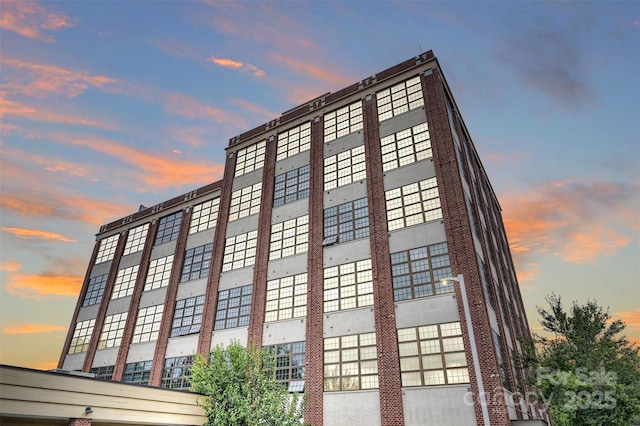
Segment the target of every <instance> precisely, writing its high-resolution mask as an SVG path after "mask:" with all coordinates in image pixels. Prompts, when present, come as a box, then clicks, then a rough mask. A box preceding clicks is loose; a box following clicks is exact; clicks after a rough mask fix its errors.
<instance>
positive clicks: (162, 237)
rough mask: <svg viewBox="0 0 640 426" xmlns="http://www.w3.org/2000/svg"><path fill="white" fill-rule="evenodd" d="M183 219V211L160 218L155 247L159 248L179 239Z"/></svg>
mask: <svg viewBox="0 0 640 426" xmlns="http://www.w3.org/2000/svg"><path fill="white" fill-rule="evenodd" d="M181 219H182V211H179V212H175V213H173V214H170V215H168V216H165V217H163V218H160V221H159V223H158V232H157V233H156V243H155V244H154V245H156V246H158V245H160V244H164V243H168V242H169V241H173V240H175V239H176V238H178V232H179V231H180V221H181Z"/></svg>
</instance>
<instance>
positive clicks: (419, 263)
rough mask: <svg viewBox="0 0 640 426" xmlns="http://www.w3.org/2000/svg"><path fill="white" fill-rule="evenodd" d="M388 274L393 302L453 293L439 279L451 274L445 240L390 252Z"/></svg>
mask: <svg viewBox="0 0 640 426" xmlns="http://www.w3.org/2000/svg"><path fill="white" fill-rule="evenodd" d="M391 276H392V279H393V299H394V300H396V301H397V300H406V299H415V298H418V297H426V296H432V295H434V294H444V293H451V292H453V291H454V287H453V286H452V285H449V284H447V283H442V282H441V281H440V280H442V279H443V278H446V277H450V276H451V266H450V263H449V250H448V248H447V243H439V244H432V245H430V246H426V247H418V248H414V249H411V250H403V251H399V252H396V253H391Z"/></svg>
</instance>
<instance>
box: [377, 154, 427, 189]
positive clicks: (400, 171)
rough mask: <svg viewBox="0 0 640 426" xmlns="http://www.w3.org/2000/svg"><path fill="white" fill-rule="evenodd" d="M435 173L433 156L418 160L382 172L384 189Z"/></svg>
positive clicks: (406, 183) (418, 179)
mask: <svg viewBox="0 0 640 426" xmlns="http://www.w3.org/2000/svg"><path fill="white" fill-rule="evenodd" d="M435 175H436V169H435V166H434V165H433V158H428V159H426V160H422V161H418V162H417V163H412V164H409V165H408V166H404V167H399V168H397V169H393V170H389V171H388V172H385V173H384V189H385V190H389V189H393V188H398V187H400V186H404V185H408V184H410V183H414V182H418V181H420V180H424V179H429V178H432V177H434V176H435Z"/></svg>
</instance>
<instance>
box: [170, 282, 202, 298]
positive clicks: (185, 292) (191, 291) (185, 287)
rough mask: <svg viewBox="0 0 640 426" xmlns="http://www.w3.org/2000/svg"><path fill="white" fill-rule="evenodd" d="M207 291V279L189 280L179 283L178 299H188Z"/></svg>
mask: <svg viewBox="0 0 640 426" xmlns="http://www.w3.org/2000/svg"><path fill="white" fill-rule="evenodd" d="M206 292H207V279H206V278H200V279H197V280H193V281H187V282H184V283H180V284H179V285H178V294H177V295H176V300H180V299H186V298H188V297H195V296H200V295H204V294H205V293H206Z"/></svg>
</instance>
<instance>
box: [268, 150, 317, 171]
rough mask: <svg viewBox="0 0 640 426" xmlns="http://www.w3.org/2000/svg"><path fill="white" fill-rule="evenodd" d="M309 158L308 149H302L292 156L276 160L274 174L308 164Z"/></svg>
mask: <svg viewBox="0 0 640 426" xmlns="http://www.w3.org/2000/svg"><path fill="white" fill-rule="evenodd" d="M310 159H311V155H310V150H306V151H303V152H301V153H299V154H296V155H294V156H292V157H287V158H285V159H283V160H280V161H278V162H276V169H275V176H278V175H281V174H283V173H286V172H288V171H291V170H295V169H299V168H300V167H302V166H306V165H307V164H309V162H310Z"/></svg>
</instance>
